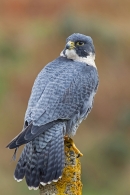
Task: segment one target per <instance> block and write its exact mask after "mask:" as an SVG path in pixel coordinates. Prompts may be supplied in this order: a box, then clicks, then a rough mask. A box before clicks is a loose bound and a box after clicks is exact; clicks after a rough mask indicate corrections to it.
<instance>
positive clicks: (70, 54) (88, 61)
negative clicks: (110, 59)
mask: <svg viewBox="0 0 130 195" xmlns="http://www.w3.org/2000/svg"><path fill="white" fill-rule="evenodd" d="M60 56H62V57H67V58H68V59H71V60H74V61H78V62H84V63H86V64H88V65H89V66H94V67H95V68H97V67H96V64H95V61H94V60H95V55H94V54H92V53H90V55H89V56H87V57H80V56H78V55H77V54H76V51H75V50H74V49H71V50H69V49H66V51H65V55H64V53H63V51H62V52H61V53H60Z"/></svg>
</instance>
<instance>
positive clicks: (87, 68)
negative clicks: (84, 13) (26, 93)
mask: <svg viewBox="0 0 130 195" xmlns="http://www.w3.org/2000/svg"><path fill="white" fill-rule="evenodd" d="M94 60H95V49H94V45H93V41H92V39H91V37H89V36H86V35H83V34H79V33H74V34H72V35H70V36H69V37H68V38H67V39H66V45H65V48H64V49H63V51H62V52H61V53H60V56H59V57H58V58H56V59H55V60H54V61H52V62H50V63H48V64H47V65H46V66H45V67H44V68H43V69H42V70H41V72H40V73H39V74H38V76H37V78H36V80H35V82H34V85H33V88H32V92H31V96H30V99H29V102H28V106H27V110H26V113H25V119H24V126H23V130H22V131H21V132H20V133H19V134H18V135H17V136H16V137H15V138H14V139H13V140H12V141H11V142H10V143H9V144H8V145H7V147H8V148H10V149H16V150H17V148H18V147H19V146H21V145H23V144H25V146H24V149H23V151H22V154H21V156H20V159H19V161H18V163H17V166H16V169H15V172H14V178H15V180H17V181H18V182H19V181H21V180H22V179H23V178H24V177H25V179H26V183H27V185H28V187H29V189H38V187H39V185H40V184H41V185H43V186H44V185H46V184H50V183H51V182H53V181H55V182H56V181H58V179H59V178H61V177H62V172H63V168H64V166H65V154H64V137H65V136H68V137H72V136H73V135H75V133H76V130H77V128H78V126H79V124H80V123H81V122H82V120H83V119H85V118H86V117H87V115H88V113H89V112H90V111H91V109H92V105H93V99H94V95H95V93H96V91H97V88H98V72H97V68H96V65H95V61H94Z"/></svg>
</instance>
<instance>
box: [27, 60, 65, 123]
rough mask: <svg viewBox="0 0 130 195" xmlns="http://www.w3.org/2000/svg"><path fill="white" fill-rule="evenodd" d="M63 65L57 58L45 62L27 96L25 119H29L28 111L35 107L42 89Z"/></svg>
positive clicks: (42, 91) (60, 70)
mask: <svg viewBox="0 0 130 195" xmlns="http://www.w3.org/2000/svg"><path fill="white" fill-rule="evenodd" d="M64 69H65V67H64V66H63V65H62V64H60V65H59V64H58V63H57V59H56V60H54V61H53V62H51V63H49V64H47V65H46V66H45V67H44V68H43V69H42V70H41V72H40V73H39V74H38V76H37V78H36V79H35V82H34V85H33V88H32V91H31V96H30V98H29V102H28V107H27V110H26V113H25V120H27V121H28V122H29V121H30V113H31V112H32V108H35V106H36V107H37V104H38V102H39V101H40V99H41V97H42V96H43V93H44V90H45V88H46V86H47V84H48V83H49V82H50V80H53V79H54V78H53V77H56V76H58V75H59V74H60V73H61V72H63V71H64Z"/></svg>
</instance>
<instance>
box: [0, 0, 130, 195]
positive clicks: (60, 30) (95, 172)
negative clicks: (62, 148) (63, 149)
mask: <svg viewBox="0 0 130 195" xmlns="http://www.w3.org/2000/svg"><path fill="white" fill-rule="evenodd" d="M74 32H79V33H83V34H86V35H90V36H91V37H92V38H93V41H94V45H95V48H96V64H97V67H98V71H99V76H100V85H99V89H98V93H97V95H96V97H95V102H94V108H93V110H92V112H91V114H90V115H89V116H88V118H87V120H86V121H84V122H83V123H82V124H81V126H80V128H79V129H78V132H77V134H76V136H75V137H74V140H75V143H76V145H77V147H78V148H79V149H80V150H81V152H83V154H84V156H83V157H82V158H81V162H82V181H83V195H130V90H129V88H130V87H129V85H130V1H129V0H123V1H122V0H106V1H104V0H98V1H92V0H81V1H75V0H71V1H68V0H66V1H62V2H61V0H53V1H51V0H48V1H40V0H37V1H36V0H19V1H15V0H8V1H4V0H1V1H0V123H1V125H0V145H1V146H0V194H1V195H6V194H9V195H14V194H17V195H23V194H26V195H29V194H30V195H37V194H39V192H38V191H29V190H28V188H27V186H26V184H25V181H23V182H20V183H16V182H15V181H14V179H13V171H14V168H15V166H16V162H17V161H16V162H12V161H11V157H12V155H13V151H12V150H7V149H5V146H6V145H7V143H8V142H9V141H10V140H11V139H12V138H13V137H14V136H16V135H17V134H18V133H19V131H21V129H22V125H23V118H24V113H25V110H26V107H27V101H28V98H29V96H30V91H31V87H32V85H33V82H34V79H35V78H36V75H37V74H38V72H39V71H40V70H41V69H42V68H43V67H44V65H46V64H47V63H48V62H50V61H51V60H53V59H55V58H56V57H57V56H58V55H59V54H60V52H61V50H62V49H63V48H64V45H65V39H66V37H67V36H68V35H70V34H72V33H74ZM20 151H21V149H20V150H19V152H18V155H17V160H18V157H19V155H20Z"/></svg>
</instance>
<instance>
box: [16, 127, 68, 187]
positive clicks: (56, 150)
mask: <svg viewBox="0 0 130 195" xmlns="http://www.w3.org/2000/svg"><path fill="white" fill-rule="evenodd" d="M63 126H64V124H63V123H58V124H55V125H54V126H53V127H51V128H50V129H48V130H47V131H45V132H44V133H42V134H41V135H39V136H37V137H36V138H35V139H34V140H32V141H31V142H29V143H27V144H26V145H25V148H24V150H23V152H22V154H21V157H20V159H19V161H18V164H17V166H16V170H15V173H14V177H15V178H16V179H17V180H18V181H19V180H22V179H23V177H24V176H25V179H26V183H27V185H28V186H29V188H30V189H32V188H37V187H38V186H39V184H40V183H42V184H43V183H45V184H47V183H48V182H49V183H50V182H52V181H53V180H58V179H59V177H60V176H61V175H62V171H63V168H64V140H63ZM43 143H44V144H43Z"/></svg>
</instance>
